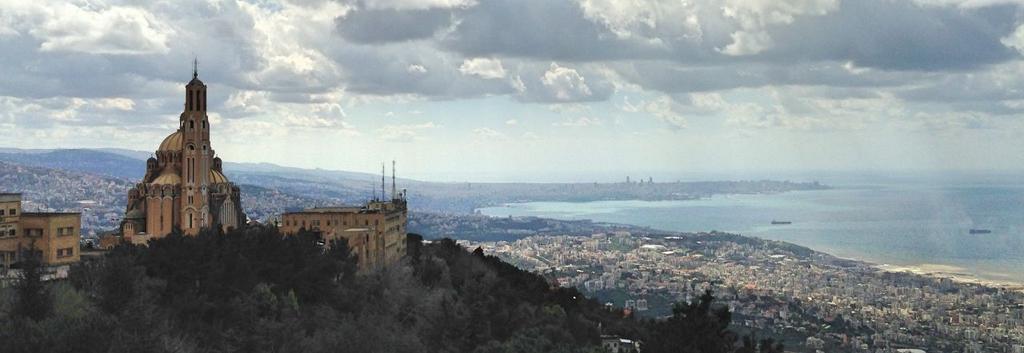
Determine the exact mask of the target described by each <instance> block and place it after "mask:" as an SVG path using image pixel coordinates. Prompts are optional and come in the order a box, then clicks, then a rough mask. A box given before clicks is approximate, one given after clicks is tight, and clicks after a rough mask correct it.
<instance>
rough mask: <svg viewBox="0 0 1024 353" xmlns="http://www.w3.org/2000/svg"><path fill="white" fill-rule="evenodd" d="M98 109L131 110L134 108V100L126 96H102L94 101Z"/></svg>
mask: <svg viewBox="0 0 1024 353" xmlns="http://www.w3.org/2000/svg"><path fill="white" fill-rule="evenodd" d="M95 105H96V107H97V108H100V109H113V110H123V111H131V110H134V109H135V101H133V100H131V99H128V98H102V99H99V100H97V101H96V103H95Z"/></svg>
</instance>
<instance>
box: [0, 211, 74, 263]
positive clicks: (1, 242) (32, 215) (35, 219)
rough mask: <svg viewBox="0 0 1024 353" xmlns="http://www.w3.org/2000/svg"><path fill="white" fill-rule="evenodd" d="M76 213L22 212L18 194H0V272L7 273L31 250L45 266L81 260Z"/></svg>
mask: <svg viewBox="0 0 1024 353" xmlns="http://www.w3.org/2000/svg"><path fill="white" fill-rule="evenodd" d="M81 229H82V216H81V214H79V213H40V212H22V211H21V194H9V193H4V194H0V269H3V270H7V269H10V268H11V266H12V265H15V264H16V263H18V262H20V261H21V260H22V259H23V257H24V256H25V255H26V254H28V251H29V250H30V249H32V251H34V252H35V254H36V255H38V256H39V258H40V259H41V260H42V262H43V263H44V264H46V265H49V266H60V265H67V264H70V263H73V262H77V261H78V260H79V259H81V253H80V250H79V243H80V241H81V238H82V233H81Z"/></svg>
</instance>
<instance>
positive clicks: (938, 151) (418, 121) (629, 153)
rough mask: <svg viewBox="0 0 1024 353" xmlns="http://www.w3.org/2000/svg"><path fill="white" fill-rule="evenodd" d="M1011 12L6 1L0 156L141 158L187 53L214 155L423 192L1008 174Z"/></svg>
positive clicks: (1018, 21)
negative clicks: (505, 185)
mask: <svg viewBox="0 0 1024 353" xmlns="http://www.w3.org/2000/svg"><path fill="white" fill-rule="evenodd" d="M1022 25H1024V2H1021V1H999V0H967V1H954V0H845V1H840V0H720V1H710V0H694V1H670V2H666V1H641V0H353V1H317V0H295V1H212V0H211V1H173V2H137V1H128V0H125V1H116V0H115V1H68V2H50V1H22V0H8V1H5V2H4V5H3V6H2V7H0V46H2V47H3V48H4V50H3V51H2V52H0V75H2V76H3V77H4V79H3V80H0V147H15V148H100V147H110V148H124V149H131V150H141V151H152V150H154V149H155V148H156V147H157V145H158V144H159V143H160V141H161V140H162V139H163V138H164V137H165V136H166V135H168V134H169V133H170V132H171V131H173V130H174V129H175V128H176V123H177V118H178V114H180V113H181V102H182V101H183V87H184V84H185V83H186V82H187V81H188V80H189V79H191V77H190V76H191V70H192V59H193V58H194V57H198V60H199V75H200V78H201V79H203V81H204V82H206V84H207V85H208V86H209V95H210V96H209V97H210V104H209V111H210V112H211V113H210V117H211V123H212V125H213V126H212V133H213V147H214V148H215V149H216V150H217V152H218V154H219V155H220V156H221V157H222V158H224V159H225V160H230V161H237V162H270V163H276V164H280V165H287V166H295V167H304V168H316V167H319V168H324V169H337V170H352V171H363V172H369V173H374V172H379V168H380V162H381V161H390V160H392V159H396V160H398V166H399V175H400V176H403V175H404V176H408V177H412V178H419V179H429V180H474V181H493V180H504V181H511V180H523V181H554V180H558V181H567V180H569V179H577V180H578V181H582V182H586V181H591V180H600V181H609V180H624V179H625V177H626V176H627V175H629V176H632V177H633V178H647V177H648V176H653V177H655V179H656V181H659V180H664V179H673V178H680V177H683V176H686V175H736V176H760V177H772V176H773V175H779V176H785V175H795V174H799V172H800V171H826V172H827V171H897V172H907V171H917V172H920V171H945V170H967V171H997V172H1006V171H1021V170H1024V139H1022V138H1021V136H1024V120H1022V119H1021V114H1022V112H1024V77H1022V74H1021V72H1024V60H1022V53H1024V26H1022Z"/></svg>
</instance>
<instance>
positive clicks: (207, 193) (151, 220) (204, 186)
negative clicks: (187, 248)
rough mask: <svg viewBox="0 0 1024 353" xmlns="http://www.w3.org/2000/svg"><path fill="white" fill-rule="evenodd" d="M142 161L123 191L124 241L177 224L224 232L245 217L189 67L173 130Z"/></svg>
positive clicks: (202, 88) (190, 231)
mask: <svg viewBox="0 0 1024 353" xmlns="http://www.w3.org/2000/svg"><path fill="white" fill-rule="evenodd" d="M155 155H156V157H155V158H149V160H147V161H146V175H145V176H144V177H143V178H142V182H140V183H138V184H136V185H135V187H134V188H132V189H131V190H129V191H128V207H127V210H126V211H125V216H124V220H122V221H121V234H122V236H123V237H124V240H125V241H130V242H132V243H137V244H144V243H146V242H147V241H149V239H153V238H160V237H163V236H166V235H167V234H170V233H171V232H172V231H173V230H175V229H179V230H181V232H182V233H184V234H186V235H195V234H197V233H199V230H200V229H203V228H214V227H220V228H221V229H223V230H224V231H229V230H231V229H234V228H238V227H239V226H241V225H242V224H243V222H245V219H246V217H245V214H244V213H243V212H242V204H241V201H240V196H241V193H240V192H239V190H238V187H237V186H235V185H234V184H232V183H231V182H230V181H228V178H227V177H225V176H224V172H223V170H222V168H221V160H220V158H219V157H217V156H216V153H215V152H214V150H213V147H212V146H211V145H210V122H209V119H208V118H207V115H206V85H205V84H203V81H200V80H199V73H198V71H197V70H196V67H195V66H193V70H192V81H189V83H188V84H187V85H185V107H184V112H182V113H181V117H180V118H179V120H178V130H177V131H175V132H173V133H171V135H170V136H167V138H165V139H164V140H163V142H161V143H160V147H159V148H158V149H157V150H156V153H155Z"/></svg>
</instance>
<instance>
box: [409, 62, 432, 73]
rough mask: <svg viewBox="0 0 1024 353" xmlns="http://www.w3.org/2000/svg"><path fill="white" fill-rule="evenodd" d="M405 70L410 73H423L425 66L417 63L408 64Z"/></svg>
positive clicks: (425, 70) (425, 69) (425, 71)
mask: <svg viewBox="0 0 1024 353" xmlns="http://www.w3.org/2000/svg"><path fill="white" fill-rule="evenodd" d="M405 71H408V72H409V73H410V74H425V73H427V68H425V67H423V65H419V64H409V66H408V67H406V68H405Z"/></svg>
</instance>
